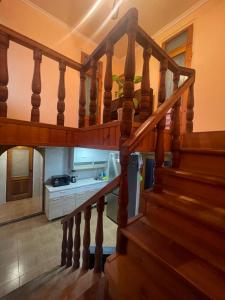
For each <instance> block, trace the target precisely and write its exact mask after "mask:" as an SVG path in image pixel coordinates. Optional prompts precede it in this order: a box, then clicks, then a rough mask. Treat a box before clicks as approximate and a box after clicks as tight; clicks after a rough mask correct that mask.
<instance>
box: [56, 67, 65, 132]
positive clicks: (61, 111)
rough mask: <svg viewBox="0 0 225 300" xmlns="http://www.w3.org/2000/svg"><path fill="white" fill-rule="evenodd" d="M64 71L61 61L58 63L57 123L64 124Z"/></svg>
mask: <svg viewBox="0 0 225 300" xmlns="http://www.w3.org/2000/svg"><path fill="white" fill-rule="evenodd" d="M65 72H66V65H65V64H64V63H63V62H60V63H59V86H58V103H57V111H58V114H57V125H60V126H64V111H65V102H64V99H65V96H66V92H65Z"/></svg>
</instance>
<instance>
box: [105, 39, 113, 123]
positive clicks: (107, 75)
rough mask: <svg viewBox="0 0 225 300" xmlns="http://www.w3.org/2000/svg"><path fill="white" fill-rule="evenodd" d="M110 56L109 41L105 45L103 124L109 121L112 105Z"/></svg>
mask: <svg viewBox="0 0 225 300" xmlns="http://www.w3.org/2000/svg"><path fill="white" fill-rule="evenodd" d="M112 56H113V45H112V43H111V41H110V40H108V41H107V45H106V70H105V80H104V88H105V92H104V111H103V123H107V122H110V121H111V104H112Z"/></svg>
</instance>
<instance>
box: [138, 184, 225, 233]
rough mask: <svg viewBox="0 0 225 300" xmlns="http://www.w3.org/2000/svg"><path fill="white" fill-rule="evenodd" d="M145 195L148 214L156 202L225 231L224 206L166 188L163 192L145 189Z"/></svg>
mask: <svg viewBox="0 0 225 300" xmlns="http://www.w3.org/2000/svg"><path fill="white" fill-rule="evenodd" d="M143 197H144V199H145V201H146V215H148V212H149V210H150V209H151V206H152V205H153V203H154V204H156V205H159V206H162V207H166V208H169V209H171V210H172V211H175V212H178V213H180V214H182V215H184V216H187V217H189V218H192V219H194V220H196V221H199V222H201V223H203V224H205V225H207V226H209V227H210V228H214V229H216V230H219V231H222V232H223V233H225V209H223V208H220V207H215V206H212V205H209V204H207V203H204V200H202V201H199V200H197V199H194V198H191V197H188V196H185V195H180V194H177V193H174V192H171V191H166V190H164V191H163V192H162V193H154V192H152V191H145V192H144V193H143Z"/></svg>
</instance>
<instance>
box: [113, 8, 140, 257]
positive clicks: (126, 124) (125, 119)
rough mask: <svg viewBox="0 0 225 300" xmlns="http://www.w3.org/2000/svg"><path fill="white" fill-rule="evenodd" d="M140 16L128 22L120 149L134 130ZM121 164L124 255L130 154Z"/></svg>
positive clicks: (120, 240)
mask: <svg viewBox="0 0 225 300" xmlns="http://www.w3.org/2000/svg"><path fill="white" fill-rule="evenodd" d="M137 21H138V14H137V11H136V10H133V14H132V15H131V17H130V18H129V20H128V25H127V26H128V27H127V35H128V46H127V55H126V62H125V70H124V77H125V82H124V86H123V94H124V97H123V115H122V122H121V126H120V132H121V136H120V147H121V145H122V144H123V143H124V141H125V140H126V139H127V138H129V137H130V135H131V130H132V111H133V98H134V75H135V40H136V29H137ZM120 164H121V181H120V196H119V209H118V229H117V245H116V247H117V251H118V252H119V253H124V252H125V251H126V239H125V238H124V236H123V235H122V234H121V230H120V229H121V228H123V227H125V226H126V225H127V219H128V212H127V206H128V177H127V166H128V154H127V153H122V152H121V151H120Z"/></svg>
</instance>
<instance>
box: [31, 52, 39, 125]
mask: <svg viewBox="0 0 225 300" xmlns="http://www.w3.org/2000/svg"><path fill="white" fill-rule="evenodd" d="M33 58H34V74H33V80H32V92H33V94H32V96H31V105H32V110H31V118H30V120H31V122H40V109H39V108H40V105H41V96H40V93H41V61H42V53H41V51H40V50H39V49H35V50H34V53H33Z"/></svg>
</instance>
